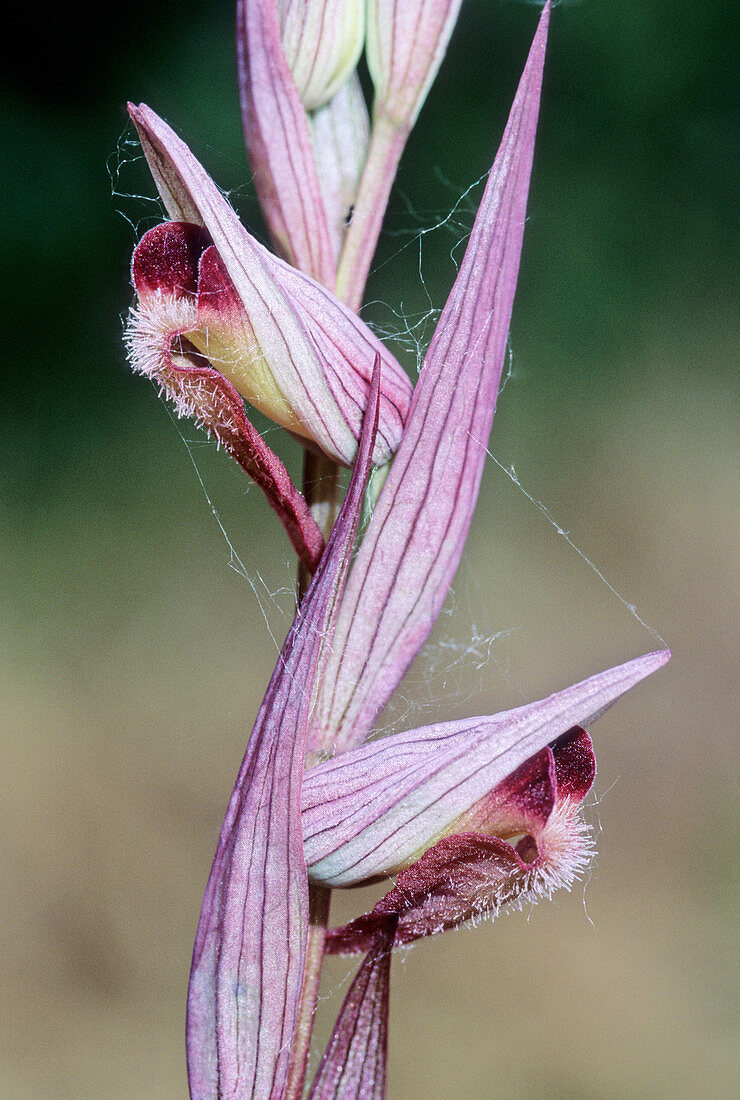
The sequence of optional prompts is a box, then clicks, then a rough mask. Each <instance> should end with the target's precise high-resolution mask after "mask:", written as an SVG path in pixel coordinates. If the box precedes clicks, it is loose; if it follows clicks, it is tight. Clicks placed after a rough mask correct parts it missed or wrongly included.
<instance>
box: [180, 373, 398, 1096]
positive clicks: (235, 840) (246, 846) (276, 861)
mask: <svg viewBox="0 0 740 1100" xmlns="http://www.w3.org/2000/svg"><path fill="white" fill-rule="evenodd" d="M378 374H379V370H376V373H375V377H374V381H373V385H372V389H371V398H370V403H369V405H368V415H367V417H366V422H365V426H364V429H363V433H362V438H361V441H360V450H359V454H358V459H357V463H356V465H355V469H354V471H353V475H352V479H351V481H350V485H349V488H348V490H347V495H346V497H345V500H344V504H343V506H342V510H341V512H340V514H339V518H338V519H337V523H336V525H335V527H334V531H333V532H332V536H331V538H330V540H329V543H328V545H327V549H326V552H325V554H324V556H323V557H322V559H321V564H320V566H319V568H318V570H317V572H316V574H315V576H314V579H313V581H312V583H311V586H310V588H309V590H308V593H307V594H306V598H305V600H304V602H303V604H302V606H301V608H300V610H299V612H298V614H297V615H296V619H295V622H294V624H293V626H292V627H291V630H290V632H289V634H288V637H287V639H286V642H285V645H284V646H283V650H282V652H281V654H280V660H279V661H278V665H277V668H276V670H275V672H274V674H273V677H272V680H271V681H270V685H269V687H268V690H267V694H266V696H265V699H264V701H263V703H262V706H261V707H260V710H259V713H258V715H257V720H256V722H255V726H254V729H253V731H252V736H251V738H250V740H249V745H248V746H247V752H246V754H245V757H244V761H243V763H242V766H241V769H240V771H239V776H238V778H237V782H236V786H235V787H234V791H233V794H232V796H231V800H230V802H229V807H228V810H227V814H226V819H225V821H224V825H223V828H222V831H221V837H220V840H219V843H218V848H217V850H216V856H215V859H214V862H213V867H212V870H211V875H210V878H209V881H208V886H207V888H206V895H205V899H204V902H203V909H202V912H201V918H200V922H199V925H198V932H197V936H196V940H195V948H194V952H193V963H192V968H191V977H190V990H189V997H188V1021H187V1047H188V1074H189V1081H190V1091H191V1097H192V1098H193V1100H216V1098H220V1097H224V1096H235V1097H236V1096H244V1097H247V1096H248V1097H251V1098H252V1100H268V1098H269V1100H278V1098H279V1097H280V1096H282V1094H283V1091H284V1088H285V1083H286V1080H287V1074H288V1060H289V1057H290V1048H291V1042H292V1039H293V1033H294V1030H295V1025H296V1017H297V1011H298V1004H299V999H300V993H301V984H302V980H303V970H304V964H305V950H306V935H307V922H308V878H307V873H306V861H305V857H304V854H303V834H302V826H301V813H300V810H301V783H302V778H303V766H304V754H305V738H306V728H307V723H308V716H309V712H310V709H311V706H312V703H313V699H314V692H315V686H316V679H317V676H318V675H319V668H320V664H321V647H322V646H323V645H324V644H325V643H326V642H327V641H328V640H330V638H331V634H332V628H333V623H334V616H335V609H336V605H337V600H338V598H339V595H340V593H341V589H342V586H343V583H344V579H345V576H346V571H347V567H348V563H349V556H350V553H351V551H352V546H353V542H354V536H355V532H356V529H357V521H358V516H359V512H360V507H361V503H362V496H363V492H364V489H365V484H366V481H367V476H368V471H369V466H370V456H371V454H372V450H373V444H374V435H375V431H376V430H377V419H378V381H379V378H378Z"/></svg>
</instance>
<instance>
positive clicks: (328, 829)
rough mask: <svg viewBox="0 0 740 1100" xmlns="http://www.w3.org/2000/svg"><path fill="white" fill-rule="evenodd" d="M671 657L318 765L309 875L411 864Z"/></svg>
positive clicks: (309, 810) (654, 656)
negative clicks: (574, 729)
mask: <svg viewBox="0 0 740 1100" xmlns="http://www.w3.org/2000/svg"><path fill="white" fill-rule="evenodd" d="M669 657H670V654H669V653H668V651H662V652H658V653H649V654H647V655H646V656H644V657H638V658H636V659H635V660H633V661H628V662H627V663H626V664H624V665H619V666H617V667H616V668H612V669H609V670H608V671H606V672H602V673H600V674H599V675H597V676H592V677H590V678H589V679H588V680H583V681H581V682H580V683H578V684H574V685H573V686H572V687H568V688H565V690H563V691H559V692H557V693H556V694H554V695H550V696H548V698H546V699H543V700H540V701H539V702H536V703H528V704H527V705H526V706H523V707H517V708H516V709H515V710H510V711H503V712H502V713H500V714H494V715H492V716H490V717H487V718H469V719H466V720H462V721H456V722H444V723H440V724H438V725H434V726H425V727H423V728H421V729H417V730H411V731H409V732H407V733H401V734H396V735H394V736H391V737H385V738H382V739H381V740H378V741H371V742H368V743H367V744H366V745H363V746H362V747H360V748H358V749H353V750H351V751H349V752H346V753H342V754H340V755H339V756H336V757H334V758H333V759H331V760H328V761H326V762H325V763H323V764H319V765H318V766H317V767H316V768H313V769H312V770H311V771H309V772H307V774H306V777H305V781H304V784H303V835H304V843H305V851H306V862H307V864H308V868H309V875H310V877H311V880H312V881H314V882H316V883H320V884H322V885H326V886H352V885H355V884H356V883H358V882H362V881H364V880H365V879H369V878H374V877H375V876H377V875H387V874H393V873H394V872H395V871H397V870H399V869H400V868H402V867H407V866H408V865H409V864H410V863H411V862H412V861H413V860H414V859H416V858H417V857H418V856H419V854H420V853H421V852H423V851H424V850H425V849H426V848H428V847H429V845H430V844H432V843H433V842H434V841H435V840H436V839H437V838H439V837H440V836H443V835H445V834H447V833H449V832H450V831H451V830H454V829H456V828H457V826H458V824H459V823H460V822H461V819H462V818H463V816H464V815H465V814H467V813H469V812H470V811H471V809H472V808H474V807H476V805H477V804H478V803H480V801H481V799H485V797H486V796H487V795H488V794H489V792H490V791H492V790H493V789H494V788H495V787H497V786H498V785H499V784H500V783H503V782H504V781H505V780H506V778H507V776H510V775H511V774H512V772H514V771H515V769H517V768H518V767H520V765H522V764H523V763H524V762H525V761H527V760H528V759H529V758H530V757H533V756H534V755H535V754H536V753H537V752H539V751H540V750H541V749H542V748H544V746H546V745H548V744H550V743H552V742H554V741H555V740H556V739H557V738H558V737H559V736H561V735H562V734H564V733H566V732H567V731H568V730H570V729H571V728H572V727H574V726H588V725H589V724H590V723H591V722H593V721H594V719H595V718H596V717H598V716H599V715H600V714H601V713H603V711H604V710H605V709H606V708H607V707H609V706H610V705H611V704H612V703H613V702H614V701H615V700H616V699H618V698H619V697H620V696H621V695H623V694H624V692H626V691H628V690H629V689H630V688H631V687H634V685H635V684H637V683H639V681H640V680H642V679H644V677H646V676H648V675H650V673H652V672H655V671H656V670H657V669H659V668H660V667H661V666H662V665H664V664H665V663H666V661H667V660H668V659H669ZM582 774H583V773H582V771H581V772H579V770H578V764H577V762H574V763H573V764H572V766H571V769H570V779H569V780H568V783H569V789H568V792H567V793H569V794H576V793H577V792H578V791H579V790H580V787H582V786H583V780H582V778H581V779H580V780H579V778H578V776H579V775H581V776H582ZM579 784H580V786H579ZM582 796H583V795H582V793H581V794H580V796H579V797H582ZM470 825H471V827H474V828H477V827H479V826H480V820H479V819H476V818H471V820H470ZM458 831H460V830H458ZM468 831H469V830H468Z"/></svg>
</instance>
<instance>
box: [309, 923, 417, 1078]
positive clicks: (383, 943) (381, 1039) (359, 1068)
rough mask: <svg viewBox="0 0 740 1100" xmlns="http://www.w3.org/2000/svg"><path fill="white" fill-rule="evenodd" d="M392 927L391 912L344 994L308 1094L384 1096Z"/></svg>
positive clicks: (394, 925)
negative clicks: (345, 994)
mask: <svg viewBox="0 0 740 1100" xmlns="http://www.w3.org/2000/svg"><path fill="white" fill-rule="evenodd" d="M395 931H396V918H395V917H394V916H391V917H390V918H389V919H388V920H386V921H385V922H380V924H379V927H378V929H377V932H376V935H375V938H374V941H373V944H372V946H371V947H370V949H369V951H368V954H367V956H366V958H365V959H364V961H363V963H362V966H361V967H360V969H359V970H358V972H357V974H356V976H355V979H354V981H353V982H352V985H351V986H350V988H349V992H348V993H347V996H346V997H345V998H344V1003H343V1005H342V1008H341V1010H340V1012H339V1016H338V1017H337V1021H336V1023H335V1025H334V1030H333V1031H332V1034H331V1039H330V1040H329V1045H328V1046H327V1048H326V1050H325V1052H324V1056H323V1058H322V1059H321V1064H320V1065H319V1068H318V1071H317V1073H316V1078H315V1080H314V1083H313V1085H312V1087H311V1091H310V1093H309V1096H308V1100H350V1098H354V1097H357V1098H360V1097H361V1098H362V1100H383V1097H384V1096H385V1080H386V1061H387V1052H388V1001H389V993H390V978H391V947H392V945H393V939H394V935H395Z"/></svg>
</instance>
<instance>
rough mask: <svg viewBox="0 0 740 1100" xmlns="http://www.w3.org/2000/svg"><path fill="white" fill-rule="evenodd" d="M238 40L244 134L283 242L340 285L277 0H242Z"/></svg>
mask: <svg viewBox="0 0 740 1100" xmlns="http://www.w3.org/2000/svg"><path fill="white" fill-rule="evenodd" d="M236 45H237V73H238V80H239V98H240V101H241V109H242V121H243V124H244V136H245V139H246V142H247V151H248V153H249V159H250V163H251V165H252V171H253V172H254V179H255V185H256V188H257V195H258V196H259V200H260V204H261V206H262V210H263V213H264V215H265V220H266V222H267V225H268V226H269V229H270V233H271V235H272V238H273V241H274V243H275V246H276V247H277V249H278V250H279V251H280V252H281V253H282V254H283V255H284V256H285V257H286V259H287V260H289V261H290V263H292V264H294V265H295V266H296V267H300V268H301V269H302V270H303V271H307V272H309V274H311V275H313V277H314V278H315V279H318V281H319V282H320V283H322V284H323V285H324V286H327V287H333V286H334V258H333V255H332V247H331V240H330V237H329V231H328V227H327V221H326V214H325V211H324V204H323V200H322V197H321V189H320V187H319V180H318V174H317V171H316V162H315V160H314V155H313V146H312V143H311V131H310V128H309V124H308V118H307V117H306V110H305V108H304V106H303V103H302V102H301V97H300V95H299V93H298V89H297V88H296V85H295V81H294V80H293V76H292V75H291V72H290V68H289V66H288V62H287V60H286V57H285V53H284V52H283V46H282V42H281V38H280V22H279V19H278V12H277V5H276V3H275V0H238V3H237V30H236ZM216 244H217V247H218V243H217V242H216Z"/></svg>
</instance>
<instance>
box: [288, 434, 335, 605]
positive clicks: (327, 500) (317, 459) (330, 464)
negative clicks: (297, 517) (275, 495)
mask: <svg viewBox="0 0 740 1100" xmlns="http://www.w3.org/2000/svg"><path fill="white" fill-rule="evenodd" d="M303 495H304V497H305V498H306V501H307V502H308V505H309V507H310V509H311V512H312V514H313V518H314V519H315V520H316V522H317V523H318V525H319V527H320V528H321V531H322V534H323V536H324V538H325V539H328V538H329V535H330V534H331V532H332V528H333V527H334V523H335V521H336V518H337V512H338V511H339V466H337V464H336V462H334V460H333V459H331V458H327V457H326V455H319V454H314V452H313V451H309V450H304V452H303ZM310 583H311V574H310V573H309V572H308V570H307V569H306V568H305V566H303V565H299V566H298V603H299V604H300V603H301V600H302V599H303V597H304V596H305V595H306V591H307V589H308V586H309V584H310Z"/></svg>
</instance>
